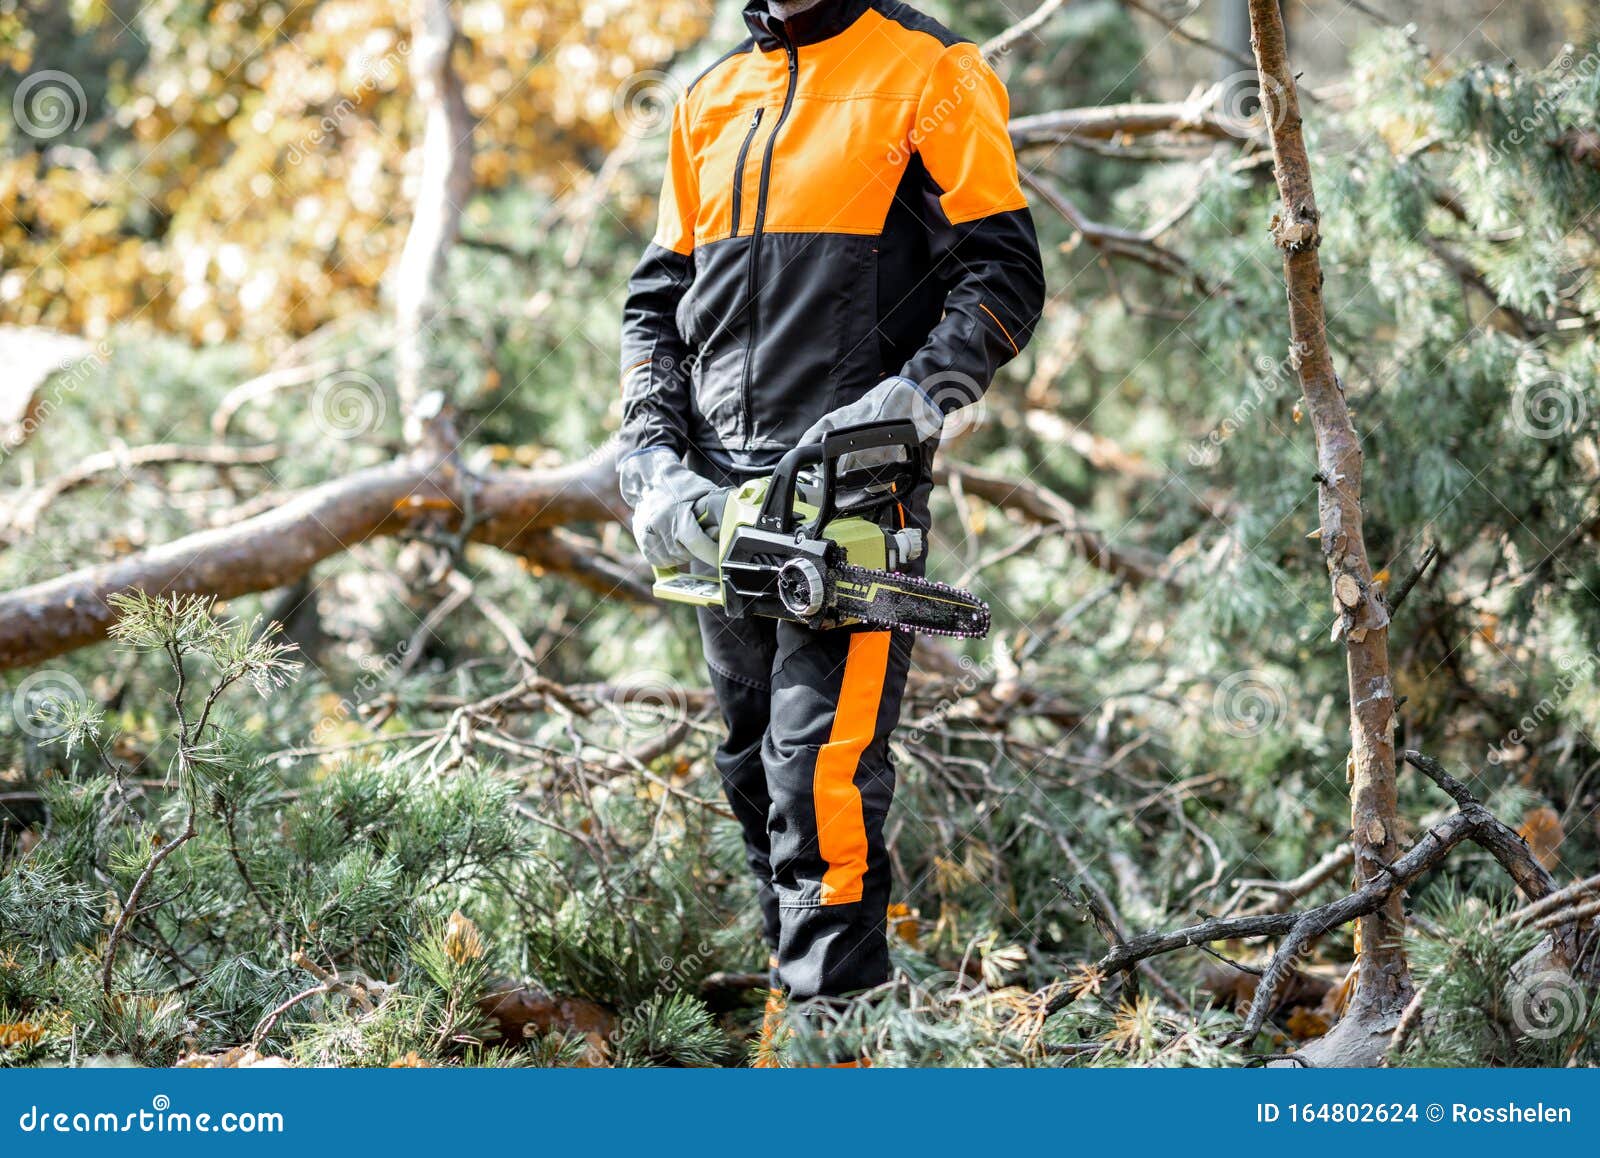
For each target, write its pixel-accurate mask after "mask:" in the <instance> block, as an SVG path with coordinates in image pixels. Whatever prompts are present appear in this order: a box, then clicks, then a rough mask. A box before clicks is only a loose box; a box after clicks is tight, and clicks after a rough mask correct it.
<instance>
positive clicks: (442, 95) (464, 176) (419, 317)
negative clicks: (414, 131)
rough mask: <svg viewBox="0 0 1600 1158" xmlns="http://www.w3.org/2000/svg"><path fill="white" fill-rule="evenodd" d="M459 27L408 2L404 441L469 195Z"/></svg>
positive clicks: (398, 350)
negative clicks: (416, 113)
mask: <svg viewBox="0 0 1600 1158" xmlns="http://www.w3.org/2000/svg"><path fill="white" fill-rule="evenodd" d="M455 41H456V29H455V24H454V22H453V21H452V20H451V18H450V4H449V0H412V4H411V55H410V61H411V83H412V86H413V87H414V88H415V90H416V96H417V103H418V104H419V105H420V106H421V107H422V114H423V131H422V146H421V148H420V150H419V153H420V155H421V157H422V172H421V174H420V175H419V177H418V187H417V197H416V203H415V205H414V206H413V208H412V214H411V229H410V230H409V232H407V234H406V243H405V246H404V248H403V249H402V250H401V251H400V260H399V262H398V263H397V264H396V266H395V271H394V294H395V325H396V335H395V337H396V346H395V367H396V386H397V390H398V393H399V395H400V407H401V410H402V411H403V412H404V413H405V415H406V418H407V432H408V437H410V438H411V439H412V441H413V442H415V441H419V440H420V439H421V437H422V432H421V429H418V430H413V429H412V424H413V420H415V419H422V420H423V429H425V424H426V422H425V417H424V416H422V415H419V413H418V410H417V402H418V400H419V399H420V398H421V397H422V394H423V392H424V388H425V384H426V383H425V378H426V373H425V372H426V369H427V361H428V344H429V343H428V330H429V328H430V327H431V326H432V325H433V321H434V317H433V315H434V313H435V310H436V298H437V293H438V287H439V285H440V284H441V283H442V281H443V278H444V263H445V259H446V258H447V257H448V255H449V252H450V247H451V245H453V244H454V243H455V240H456V236H457V234H458V233H459V232H460V229H461V210H462V207H463V206H464V205H465V204H466V202H467V198H468V197H470V196H471V195H472V124H473V122H472V115H471V113H470V112H469V110H468V109H467V101H466V97H465V95H464V94H463V92H462V88H461V78H460V77H459V76H457V75H456V71H455V69H454V68H453V67H452V66H451V63H450V53H451V50H452V49H453V48H454V47H455Z"/></svg>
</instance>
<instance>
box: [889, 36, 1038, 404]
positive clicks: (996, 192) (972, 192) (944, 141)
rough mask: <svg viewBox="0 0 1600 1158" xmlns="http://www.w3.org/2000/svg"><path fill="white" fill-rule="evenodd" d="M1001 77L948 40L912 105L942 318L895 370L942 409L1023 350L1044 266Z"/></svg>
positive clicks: (975, 393)
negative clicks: (931, 191) (944, 291)
mask: <svg viewBox="0 0 1600 1158" xmlns="http://www.w3.org/2000/svg"><path fill="white" fill-rule="evenodd" d="M1009 110H1010V102H1009V100H1008V98H1007V96H1006V90H1005V86H1004V85H1002V84H1001V82H1000V78H999V77H997V76H996V75H995V74H994V72H993V70H991V69H990V68H989V66H988V65H987V64H985V63H984V60H983V54H982V53H981V52H979V50H978V49H977V47H976V46H974V45H971V44H955V45H952V46H951V47H949V48H947V49H946V50H945V52H944V54H943V55H942V56H941V57H940V59H939V61H938V63H937V64H936V65H935V67H934V69H933V71H932V72H931V74H930V75H929V78H928V83H927V85H926V87H925V89H924V91H923V93H922V97H921V100H920V101H919V104H918V109H917V121H916V124H917V131H916V134H915V135H914V138H913V139H914V143H915V145H916V148H917V151H918V152H919V153H920V154H921V156H922V160H923V164H924V165H925V166H926V167H927V170H928V175H929V176H930V177H931V178H932V179H933V181H934V183H935V184H936V185H937V186H938V188H939V190H940V196H939V209H940V211H942V213H943V215H944V218H945V221H943V222H939V223H938V225H939V228H937V229H935V230H934V231H933V237H934V247H935V251H934V255H933V256H934V258H935V260H936V261H937V262H938V263H939V273H940V275H941V277H942V279H943V280H945V281H946V282H947V283H948V284H949V285H950V287H951V288H950V290H949V293H948V295H947V296H946V298H945V313H944V318H943V319H942V320H941V321H940V322H939V324H938V325H937V326H935V327H934V328H933V330H932V332H931V333H930V334H929V335H928V339H927V341H926V342H925V343H924V344H923V345H922V347H921V349H919V350H918V351H917V352H916V353H915V354H914V355H912V357H911V359H910V360H909V361H908V362H907V363H906V364H905V367H904V368H903V369H902V371H901V373H902V374H904V375H905V376H906V377H907V378H910V379H911V380H912V381H914V382H917V383H918V384H920V385H921V386H922V387H923V389H924V390H925V391H926V392H927V393H928V394H929V395H930V396H931V397H932V398H933V399H934V401H935V402H936V403H938V404H939V406H940V408H941V409H943V410H944V411H945V412H946V413H949V412H950V411H952V410H956V409H959V408H960V407H962V406H964V405H966V404H967V403H969V402H974V401H976V400H977V398H978V397H979V395H981V394H982V392H983V391H984V390H986V389H988V386H989V383H990V381H991V380H993V378H994V375H995V372H996V371H998V370H999V369H1000V367H1001V366H1003V365H1005V364H1006V363H1007V362H1009V361H1010V360H1011V359H1012V358H1014V357H1016V356H1017V355H1018V354H1019V353H1021V352H1022V347H1023V346H1025V345H1027V343H1028V339H1029V338H1030V337H1032V335H1033V330H1034V326H1035V325H1036V324H1037V322H1038V320H1039V312H1040V310H1041V309H1043V307H1044V292H1045V289H1044V269H1043V265H1042V263H1041V261H1040V258H1039V240H1038V237H1037V236H1036V235H1035V233H1034V228H1033V218H1032V216H1031V215H1030V214H1029V213H1028V206H1027V201H1026V199H1025V198H1024V197H1023V195H1022V187H1021V185H1020V183H1019V182H1018V180H1017V159H1016V154H1015V152H1014V151H1013V150H1012V147H1011V137H1010V134H1009V133H1008V131H1007V128H1006V121H1007V117H1008V115H1009Z"/></svg>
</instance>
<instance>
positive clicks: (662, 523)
mask: <svg viewBox="0 0 1600 1158" xmlns="http://www.w3.org/2000/svg"><path fill="white" fill-rule="evenodd" d="M617 478H618V480H619V481H620V483H621V485H622V497H623V500H624V501H625V502H627V504H628V505H629V506H630V507H632V508H633V537H634V538H635V539H637V540H638V541H639V549H640V550H641V551H643V552H644V557H645V559H646V561H648V562H649V563H650V565H651V566H652V567H678V566H682V565H683V564H685V563H687V562H689V560H690V559H691V558H693V559H699V560H700V561H701V562H703V563H709V564H711V565H712V566H715V565H716V563H717V540H716V538H715V536H714V535H712V534H707V533H706V530H705V528H704V527H703V526H702V525H701V521H700V519H701V516H700V514H699V513H698V512H697V511H696V510H695V507H696V504H697V503H702V502H704V501H705V500H709V499H710V498H711V496H713V495H715V494H716V493H717V492H718V491H719V490H721V489H722V488H719V487H717V486H716V485H715V484H713V483H711V482H709V481H708V480H706V479H703V478H701V477H700V476H699V475H697V474H695V472H694V471H692V470H690V469H689V468H688V467H686V466H684V465H683V463H681V462H679V461H678V456H677V454H675V453H674V452H673V450H672V449H671V448H670V447H666V446H653V447H649V448H647V449H645V450H641V451H638V452H637V453H635V454H630V455H629V456H628V457H627V458H625V459H623V460H622V462H620V463H618V464H617ZM718 514H719V516H720V510H719V511H718Z"/></svg>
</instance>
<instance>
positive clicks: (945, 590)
mask: <svg viewBox="0 0 1600 1158" xmlns="http://www.w3.org/2000/svg"><path fill="white" fill-rule="evenodd" d="M833 570H834V572H835V573H837V574H847V575H849V576H850V577H851V578H852V579H866V580H881V581H883V582H885V583H886V584H888V585H889V586H891V587H892V586H895V585H897V584H903V585H906V586H911V587H920V588H922V589H923V590H925V591H931V592H936V593H938V594H941V595H953V596H956V597H957V599H958V600H959V601H961V603H962V606H963V607H964V608H965V609H966V610H967V611H968V612H970V613H971V614H972V615H973V616H974V617H976V622H977V625H978V626H977V627H975V628H973V629H970V630H966V629H962V628H955V627H931V626H927V625H925V624H920V623H919V624H905V623H897V622H895V621H893V620H892V619H885V618H881V617H874V616H873V615H872V614H871V612H870V610H866V611H863V613H862V614H860V615H853V616H852V617H853V618H859V619H860V620H861V621H862V622H863V623H866V624H869V625H870V626H872V627H878V628H883V629H893V630H895V631H909V632H920V633H922V634H923V635H943V636H949V637H952V638H955V639H982V638H983V637H984V636H986V635H988V634H989V605H988V604H987V603H985V602H984V601H983V600H981V599H978V598H977V597H976V596H974V595H973V594H972V593H971V592H970V591H964V590H962V589H961V588H960V587H952V586H950V584H948V583H940V582H939V581H938V580H937V579H924V578H922V577H920V576H917V575H902V574H899V573H898V572H895V571H880V570H877V569H875V568H871V567H852V566H849V565H848V564H846V565H845V566H842V567H835V568H833ZM909 598H912V599H915V596H909ZM851 602H855V601H854V600H852V601H851ZM870 606H871V605H870V604H869V605H868V608H869V609H870Z"/></svg>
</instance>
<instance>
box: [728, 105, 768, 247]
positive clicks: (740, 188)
mask: <svg viewBox="0 0 1600 1158" xmlns="http://www.w3.org/2000/svg"><path fill="white" fill-rule="evenodd" d="M762 111H763V110H762V109H761V108H759V107H758V108H757V109H756V111H755V113H754V115H752V116H751V118H750V131H749V132H747V133H745V135H744V144H742V145H740V146H739V157H738V159H737V160H735V161H734V163H733V232H732V233H730V234H729V235H728V236H729V237H738V236H739V204H740V202H742V201H743V200H744V163H745V160H746V159H747V158H748V157H749V156H750V142H751V141H753V140H755V139H756V130H757V129H758V128H760V127H761V113H762Z"/></svg>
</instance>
